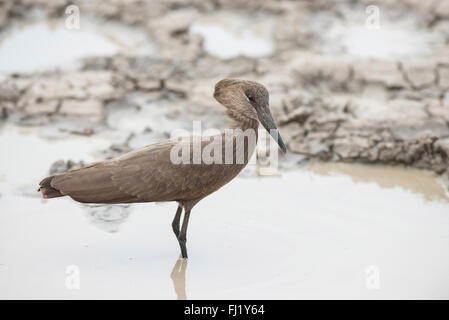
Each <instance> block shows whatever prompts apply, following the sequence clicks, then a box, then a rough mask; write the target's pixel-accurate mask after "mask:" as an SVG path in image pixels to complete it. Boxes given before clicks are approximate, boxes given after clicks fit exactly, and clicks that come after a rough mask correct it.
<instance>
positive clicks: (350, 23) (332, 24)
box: [311, 7, 445, 60]
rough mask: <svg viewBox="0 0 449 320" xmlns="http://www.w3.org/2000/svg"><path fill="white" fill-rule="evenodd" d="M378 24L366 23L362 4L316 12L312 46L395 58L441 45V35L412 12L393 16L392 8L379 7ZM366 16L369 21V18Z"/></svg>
mask: <svg viewBox="0 0 449 320" xmlns="http://www.w3.org/2000/svg"><path fill="white" fill-rule="evenodd" d="M379 13H380V20H379V28H372V27H371V26H372V25H373V24H369V23H368V25H369V27H368V26H367V22H366V21H367V18H368V17H369V16H370V15H368V14H365V7H358V9H357V10H356V9H355V8H345V7H344V8H342V9H341V15H340V16H338V17H335V16H331V15H325V14H319V15H317V16H315V17H313V18H312V19H313V20H312V21H311V28H312V30H315V34H316V37H315V39H316V40H315V41H313V43H312V48H313V49H314V50H317V51H318V52H324V53H346V54H349V55H353V56H360V57H368V58H378V59H387V60H388V59H397V58H405V57H410V56H411V57H420V56H426V55H429V54H431V53H432V52H434V51H436V50H438V49H442V48H443V47H444V45H445V40H444V35H443V34H442V33H440V32H435V31H432V30H429V29H426V27H425V26H424V25H420V24H423V21H421V20H422V19H420V18H419V17H415V16H413V15H408V16H404V15H403V14H402V15H400V16H395V15H397V13H395V12H394V10H390V11H388V12H387V10H382V8H380V12H379ZM370 21H371V20H369V21H368V22H370Z"/></svg>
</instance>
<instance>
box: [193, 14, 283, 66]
mask: <svg viewBox="0 0 449 320" xmlns="http://www.w3.org/2000/svg"><path fill="white" fill-rule="evenodd" d="M274 25H275V20H274V19H272V18H270V17H266V16H259V17H258V16H246V15H243V14H239V13H236V12H231V11H221V12H215V13H211V14H207V15H202V16H200V17H199V18H197V19H196V20H195V21H194V23H193V24H192V26H191V27H190V32H191V33H193V34H199V35H201V36H203V38H204V50H205V51H206V52H208V53H210V54H212V55H214V56H217V57H219V58H223V59H227V58H233V57H237V56H239V55H243V56H247V57H252V58H260V57H266V56H269V55H270V54H272V53H273V52H274V49H275V44H274V39H273V32H274Z"/></svg>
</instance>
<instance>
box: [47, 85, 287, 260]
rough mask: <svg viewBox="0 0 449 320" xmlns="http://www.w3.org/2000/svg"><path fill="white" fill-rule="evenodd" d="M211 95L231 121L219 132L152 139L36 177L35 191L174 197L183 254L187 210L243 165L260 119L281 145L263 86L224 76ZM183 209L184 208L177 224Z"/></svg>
mask: <svg viewBox="0 0 449 320" xmlns="http://www.w3.org/2000/svg"><path fill="white" fill-rule="evenodd" d="M214 97H215V99H216V100H217V101H218V102H220V103H221V104H222V105H223V106H225V107H226V108H227V114H228V116H229V117H230V118H231V119H232V120H233V121H234V123H233V125H232V126H231V127H230V128H229V129H226V130H225V131H224V132H222V133H220V134H218V135H213V136H208V137H207V136H205V137H196V138H195V137H188V138H184V139H182V138H181V139H172V140H168V141H164V142H160V143H155V144H151V145H148V146H146V147H143V148H140V149H137V150H135V151H132V152H129V153H127V154H125V155H122V156H120V157H117V158H114V159H110V160H106V161H103V162H96V163H94V164H91V165H89V166H86V167H83V168H81V169H78V170H73V171H68V172H65V173H62V174H59V175H55V176H51V177H47V178H45V179H44V180H42V181H41V183H40V188H39V191H40V192H42V195H43V197H44V198H56V197H62V196H69V197H71V198H72V199H73V200H76V201H79V202H84V203H108V204H112V203H134V202H165V201H176V202H178V204H179V206H178V209H177V211H176V215H175V217H174V220H173V223H172V227H173V231H174V233H175V235H176V238H177V239H178V242H179V245H180V247H181V254H182V257H183V258H187V249H186V238H187V237H186V235H187V225H188V222H189V217H190V211H191V210H192V208H193V207H194V206H195V205H196V204H197V203H198V202H199V201H200V200H201V199H203V198H204V197H206V196H207V195H209V194H211V193H212V192H214V191H217V190H218V189H220V188H221V187H222V186H224V185H225V184H226V183H228V182H229V181H231V180H232V179H233V178H234V177H235V176H237V174H238V173H239V172H240V171H241V170H242V169H243V168H244V167H245V166H246V164H247V163H248V160H249V158H250V157H251V155H252V153H253V151H254V149H255V146H256V142H257V129H258V126H259V121H260V123H262V125H263V126H264V127H265V129H266V130H267V131H269V132H270V134H271V135H272V137H273V138H274V139H275V141H276V142H277V143H278V145H279V147H280V148H281V149H282V151H283V152H285V151H286V148H285V145H284V142H283V141H282V139H281V137H280V136H279V134H278V131H277V128H276V125H275V123H274V120H273V117H272V116H271V113H270V110H269V105H268V101H269V99H268V91H267V89H265V87H264V86H263V85H261V84H259V83H257V82H254V81H245V80H236V79H223V80H221V81H219V82H218V83H217V84H216V85H215V92H214ZM239 129H240V130H239ZM251 137H252V138H253V139H251ZM229 141H230V143H228V142H229ZM242 142H243V143H242ZM195 143H197V144H195ZM180 148H181V149H180ZM183 148H184V149H183ZM173 150H176V151H175V152H173ZM179 150H181V151H183V150H187V152H186V154H187V157H185V158H183V161H177V160H176V159H174V157H173V155H175V156H179ZM198 151H199V152H198ZM206 151H209V152H206ZM205 153H206V155H208V156H209V158H208V159H206V157H204V155H205ZM198 154H199V155H200V157H199V158H200V159H199V161H198ZM183 156H184V154H183ZM203 158H204V159H203ZM210 158H213V160H214V161H210ZM185 160H187V161H185ZM182 209H184V212H185V214H184V219H183V222H182V228H181V229H180V219H181V214H182Z"/></svg>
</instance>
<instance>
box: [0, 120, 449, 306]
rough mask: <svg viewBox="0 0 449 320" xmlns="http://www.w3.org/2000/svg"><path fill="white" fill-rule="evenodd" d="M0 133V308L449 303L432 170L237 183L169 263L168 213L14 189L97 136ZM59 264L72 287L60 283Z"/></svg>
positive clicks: (200, 210) (446, 239)
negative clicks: (85, 302)
mask: <svg viewBox="0 0 449 320" xmlns="http://www.w3.org/2000/svg"><path fill="white" fill-rule="evenodd" d="M7 129H8V130H7V131H3V133H2V135H1V136H0V144H1V146H0V147H1V148H2V150H10V154H9V156H8V159H9V160H8V159H7V160H5V153H2V156H1V166H0V167H1V168H2V169H1V173H2V176H3V177H2V180H1V181H0V186H1V188H0V190H1V191H0V192H1V196H0V297H1V298H74V299H77V298H158V299H162V298H168V299H177V298H187V299H202V298H212V299H215V298H242V299H244V298H256V299H257V298H265V299H269V298H273V299H280V298H288V299H293V298H362V299H364V298H374V299H377V298H449V291H448V289H447V288H448V287H449V274H448V273H447V270H448V268H449V252H448V250H447V247H448V245H449V215H448V212H449V202H448V198H447V194H446V193H445V191H444V188H443V187H442V186H441V185H440V184H439V183H438V181H437V179H436V177H435V176H433V175H432V174H431V173H428V172H423V171H418V170H409V169H403V168H391V167H372V166H361V165H353V164H322V163H312V164H311V165H310V166H309V167H308V168H303V169H297V170H294V171H292V172H281V173H282V175H281V177H259V178H237V179H235V180H234V181H232V182H231V183H230V184H228V185H226V186H225V187H223V188H222V189H221V190H220V191H219V192H217V193H215V194H212V195H211V196H209V197H208V198H206V199H204V200H203V201H202V202H200V203H199V204H198V205H197V207H195V209H194V211H193V212H192V216H191V221H190V224H189V234H188V248H189V256H190V259H189V260H188V261H187V262H182V263H181V261H178V255H179V248H178V244H177V241H176V240H175V238H174V236H173V234H172V231H171V225H170V224H171V220H172V218H173V216H174V213H175V211H176V205H175V204H163V205H159V204H136V205H132V206H129V207H123V206H113V207H109V206H106V207H101V206H100V207H98V206H89V207H87V206H83V205H81V204H78V203H76V202H74V201H71V200H70V199H66V198H58V199H52V200H49V201H45V200H41V199H40V198H39V197H37V196H36V197H34V196H29V195H28V194H27V193H21V192H17V189H16V188H17V187H18V186H21V187H23V188H25V186H26V185H27V184H28V185H29V189H30V190H31V189H33V191H34V190H35V188H36V183H37V181H38V179H39V178H42V177H43V176H45V175H46V173H47V172H46V170H47V169H48V166H49V165H50V164H51V163H52V162H53V161H54V160H57V159H59V158H60V157H63V158H66V159H67V158H71V157H73V158H74V159H81V158H82V159H85V160H87V161H89V160H90V159H92V160H93V159H94V158H95V156H92V151H93V150H94V149H97V148H100V147H101V146H102V145H106V144H107V141H108V139H107V137H95V136H94V137H89V138H88V137H76V138H73V139H71V138H70V139H65V140H64V142H62V141H58V140H47V139H43V138H39V137H38V136H37V134H36V133H33V132H21V133H20V132H19V133H17V132H16V133H14V132H15V131H14V129H13V128H7ZM5 132H9V133H8V134H9V136H8V135H7V133H5ZM5 134H6V135H5ZM15 134H18V135H19V136H20V138H17V137H16V138H14V135H15ZM15 139H16V140H15ZM17 139H18V140H17ZM33 145H34V146H35V148H36V149H33V150H35V151H33V154H34V155H35V156H34V157H33V158H32V159H30V157H29V154H30V153H29V150H27V148H30V147H32V146H33ZM5 148H6V149H5ZM64 155H65V157H64ZM417 186H419V187H417ZM36 195H38V194H37V192H36ZM69 266H76V268H78V270H79V284H80V289H72V290H70V289H68V287H67V286H66V282H67V281H68V279H70V278H71V277H72V276H73V274H72V273H70V270H72V269H71V268H73V267H69ZM67 268H69V269H67ZM373 268H374V270H377V271H376V272H379V273H378V276H379V281H378V283H377V284H378V285H377V286H375V287H374V288H373V287H372V286H370V285H369V283H370V282H369V281H370V279H371V277H372V274H371V272H372V270H373ZM66 271H68V272H69V273H66ZM367 282H368V285H367ZM69 288H70V285H69Z"/></svg>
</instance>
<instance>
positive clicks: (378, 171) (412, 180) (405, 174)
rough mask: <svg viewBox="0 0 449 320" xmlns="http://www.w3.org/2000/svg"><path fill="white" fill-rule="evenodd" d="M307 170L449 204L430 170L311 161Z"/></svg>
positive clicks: (443, 188) (445, 194)
mask: <svg viewBox="0 0 449 320" xmlns="http://www.w3.org/2000/svg"><path fill="white" fill-rule="evenodd" d="M309 169H310V171H311V172H313V173H316V174H319V175H321V176H335V175H340V176H348V177H350V178H351V180H352V181H353V182H355V183H359V182H362V183H375V184H377V185H378V186H379V187H381V188H387V189H391V188H398V189H403V190H407V191H410V192H411V193H414V194H416V195H420V196H422V197H424V199H426V200H428V201H432V200H445V201H448V202H449V195H448V193H447V192H446V191H445V187H444V186H443V185H442V184H441V183H440V182H439V180H438V176H437V175H436V174H435V173H433V172H431V171H425V170H418V169H414V168H406V167H400V166H377V165H363V164H357V163H351V164H348V163H323V162H313V163H311V164H310V166H309Z"/></svg>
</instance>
